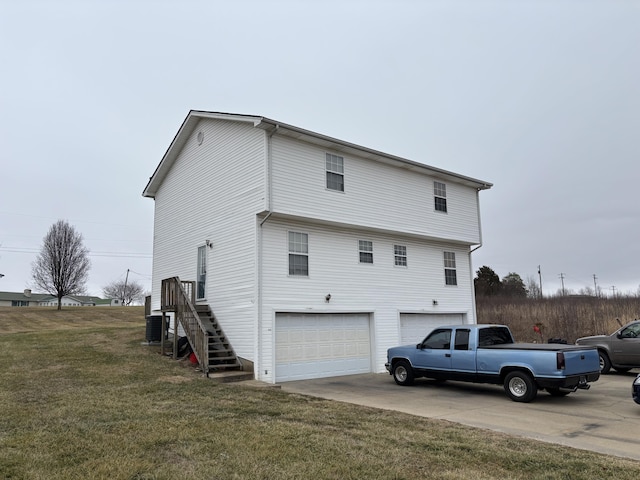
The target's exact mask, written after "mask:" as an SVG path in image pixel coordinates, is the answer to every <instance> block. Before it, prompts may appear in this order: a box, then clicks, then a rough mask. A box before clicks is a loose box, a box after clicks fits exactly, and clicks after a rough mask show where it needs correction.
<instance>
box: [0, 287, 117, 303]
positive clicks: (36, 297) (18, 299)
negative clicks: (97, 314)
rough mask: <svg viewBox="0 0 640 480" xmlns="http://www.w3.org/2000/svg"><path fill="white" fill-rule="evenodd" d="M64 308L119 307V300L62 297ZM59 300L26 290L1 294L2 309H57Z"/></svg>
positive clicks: (76, 296) (81, 296)
mask: <svg viewBox="0 0 640 480" xmlns="http://www.w3.org/2000/svg"><path fill="white" fill-rule="evenodd" d="M61 304H62V306H63V307H103V306H107V307H110V306H119V305H120V300H118V299H103V298H100V297H93V296H84V295H73V296H71V295H66V296H64V297H62V299H61ZM57 306H58V298H57V297H54V296H52V295H51V294H49V293H32V292H31V290H29V289H25V290H24V291H23V292H22V293H16V292H0V307H57Z"/></svg>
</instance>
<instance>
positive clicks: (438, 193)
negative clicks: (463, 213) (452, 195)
mask: <svg viewBox="0 0 640 480" xmlns="http://www.w3.org/2000/svg"><path fill="white" fill-rule="evenodd" d="M433 198H434V202H435V209H436V212H444V213H447V185H446V184H444V183H442V182H433Z"/></svg>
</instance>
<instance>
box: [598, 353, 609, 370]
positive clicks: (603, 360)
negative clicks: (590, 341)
mask: <svg viewBox="0 0 640 480" xmlns="http://www.w3.org/2000/svg"><path fill="white" fill-rule="evenodd" d="M598 356H599V357H600V373H601V374H603V375H606V374H607V373H609V371H610V370H611V360H609V355H607V354H606V353H605V352H603V351H602V350H598Z"/></svg>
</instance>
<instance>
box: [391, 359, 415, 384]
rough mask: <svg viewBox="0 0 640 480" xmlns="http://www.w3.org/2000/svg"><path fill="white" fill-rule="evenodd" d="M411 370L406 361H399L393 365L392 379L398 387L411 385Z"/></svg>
mask: <svg viewBox="0 0 640 480" xmlns="http://www.w3.org/2000/svg"><path fill="white" fill-rule="evenodd" d="M413 378H414V377H413V369H412V368H411V365H409V362H407V361H406V360H399V361H397V362H396V363H394V364H393V379H394V380H395V381H396V383H397V384H398V385H402V386H407V385H413Z"/></svg>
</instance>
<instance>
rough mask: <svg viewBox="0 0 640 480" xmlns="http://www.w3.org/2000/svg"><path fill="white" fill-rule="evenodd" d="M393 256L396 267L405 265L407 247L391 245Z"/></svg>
mask: <svg viewBox="0 0 640 480" xmlns="http://www.w3.org/2000/svg"><path fill="white" fill-rule="evenodd" d="M393 256H394V258H395V265H396V267H406V266H407V247H406V246H404V245H394V246H393Z"/></svg>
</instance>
